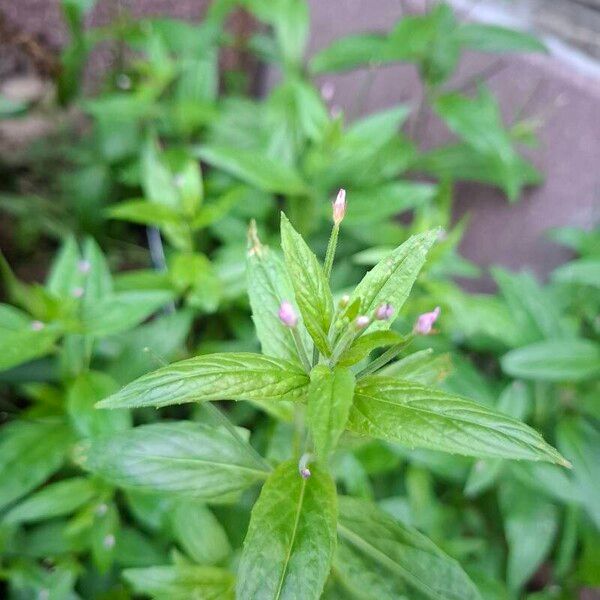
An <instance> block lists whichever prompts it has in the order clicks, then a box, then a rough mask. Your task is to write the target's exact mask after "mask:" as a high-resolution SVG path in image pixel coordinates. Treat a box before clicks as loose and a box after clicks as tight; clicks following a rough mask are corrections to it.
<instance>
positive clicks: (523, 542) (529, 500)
mask: <svg viewBox="0 0 600 600" xmlns="http://www.w3.org/2000/svg"><path fill="white" fill-rule="evenodd" d="M498 496H499V500H500V510H501V513H502V517H503V521H504V531H505V534H506V541H507V542H508V563H507V569H506V570H507V573H506V574H507V580H508V585H509V587H510V588H511V589H512V590H513V591H514V592H517V591H518V590H519V589H520V588H521V587H522V586H524V585H525V584H526V583H527V581H529V578H530V577H531V576H532V575H533V574H534V573H535V572H536V571H537V569H538V568H539V566H540V565H541V564H542V562H543V561H544V559H545V558H546V557H547V556H548V554H549V552H550V550H551V548H552V542H553V540H554V537H555V535H556V532H557V530H558V524H559V513H558V509H557V508H556V506H555V505H554V504H552V502H549V501H548V500H547V499H546V498H544V496H542V495H539V494H532V493H531V492H530V491H529V490H528V489H527V488H524V487H522V486H520V485H518V484H517V483H515V482H513V481H505V482H503V484H502V485H501V486H500V489H499V494H498Z"/></svg>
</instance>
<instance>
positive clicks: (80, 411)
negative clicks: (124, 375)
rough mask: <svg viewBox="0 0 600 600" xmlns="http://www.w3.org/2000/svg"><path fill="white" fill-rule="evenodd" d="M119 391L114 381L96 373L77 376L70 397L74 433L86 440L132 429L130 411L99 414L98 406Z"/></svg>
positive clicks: (90, 372)
mask: <svg viewBox="0 0 600 600" xmlns="http://www.w3.org/2000/svg"><path fill="white" fill-rule="evenodd" d="M117 389H118V384H117V382H116V381H114V379H112V378H111V377H109V376H108V375H106V374H105V373H100V372H97V371H85V372H83V373H81V374H80V375H78V376H77V378H76V379H75V381H74V382H73V384H72V385H71V386H70V388H69V391H68V394H67V413H68V415H69V417H70V419H71V423H72V424H73V427H74V429H75V430H76V431H77V433H79V435H81V436H83V437H94V436H98V435H103V434H109V433H116V432H118V431H125V430H126V429H129V428H130V427H131V415H130V414H129V411H127V410H115V411H110V412H107V411H100V410H96V408H95V404H96V402H99V401H100V400H102V399H103V398H106V397H107V396H108V395H109V394H111V393H113V392H115V391H116V390H117Z"/></svg>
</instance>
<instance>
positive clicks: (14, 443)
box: [0, 420, 72, 509]
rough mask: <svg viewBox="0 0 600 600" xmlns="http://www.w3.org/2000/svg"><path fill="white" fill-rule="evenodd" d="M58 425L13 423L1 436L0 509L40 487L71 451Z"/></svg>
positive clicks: (67, 437)
mask: <svg viewBox="0 0 600 600" xmlns="http://www.w3.org/2000/svg"><path fill="white" fill-rule="evenodd" d="M71 442H72V436H71V433H70V431H69V428H68V427H67V426H66V425H65V424H64V423H62V422H61V421H56V420H54V421H36V422H34V421H16V422H14V423H10V424H9V425H5V426H4V427H3V429H2V431H1V432H0V509H2V508H4V507H6V506H8V505H9V504H10V503H11V502H14V501H15V500H18V499H19V498H21V497H22V496H24V495H25V494H27V493H28V492H30V491H31V490H33V489H34V488H35V487H37V486H38V485H40V484H41V483H43V482H44V481H45V480H46V479H47V478H48V477H49V476H50V475H52V473H54V472H55V471H56V470H57V469H58V468H59V467H60V466H61V465H62V463H63V461H64V459H65V457H66V455H67V452H68V451H69V449H70V447H71Z"/></svg>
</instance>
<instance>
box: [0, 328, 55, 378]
mask: <svg viewBox="0 0 600 600" xmlns="http://www.w3.org/2000/svg"><path fill="white" fill-rule="evenodd" d="M60 334H61V331H60V329H59V328H58V326H56V325H54V324H51V325H46V326H44V328H43V329H39V330H38V329H33V328H32V325H31V324H28V325H26V326H21V327H19V328H18V329H13V328H8V327H1V326H0V371H4V370H6V369H10V368H12V367H16V366H17V365H20V364H21V363H24V362H27V361H29V360H33V359H34V358H38V357H40V356H44V354H48V353H49V352H50V351H51V350H52V348H53V347H54V343H55V342H56V340H57V339H58V338H59V337H60Z"/></svg>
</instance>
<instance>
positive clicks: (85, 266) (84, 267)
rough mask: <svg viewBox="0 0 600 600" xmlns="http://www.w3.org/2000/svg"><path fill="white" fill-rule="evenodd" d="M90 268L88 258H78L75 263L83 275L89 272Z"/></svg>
mask: <svg viewBox="0 0 600 600" xmlns="http://www.w3.org/2000/svg"><path fill="white" fill-rule="evenodd" d="M91 268H92V265H91V263H90V261H89V260H80V261H79V262H78V263H77V269H78V270H79V272H80V273H83V274H84V275H86V274H87V273H89V272H90V269H91Z"/></svg>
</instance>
